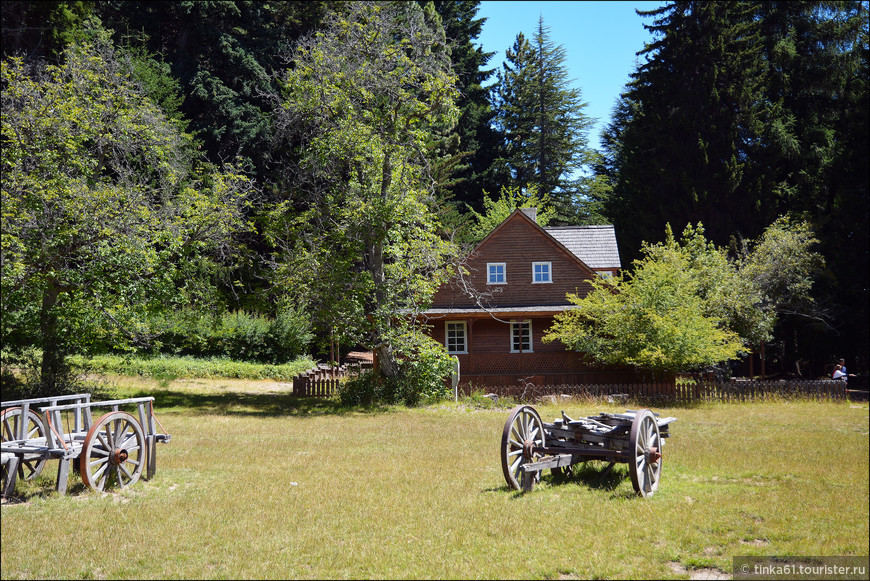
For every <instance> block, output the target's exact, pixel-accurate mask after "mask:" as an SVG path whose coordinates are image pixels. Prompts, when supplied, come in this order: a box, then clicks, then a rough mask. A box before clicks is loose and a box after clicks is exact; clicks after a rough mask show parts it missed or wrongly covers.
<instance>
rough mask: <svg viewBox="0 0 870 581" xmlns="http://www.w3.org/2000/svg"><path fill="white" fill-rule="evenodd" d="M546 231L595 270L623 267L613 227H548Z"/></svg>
mask: <svg viewBox="0 0 870 581" xmlns="http://www.w3.org/2000/svg"><path fill="white" fill-rule="evenodd" d="M544 231H545V232H547V234H549V235H550V236H552V237H553V238H555V239H556V240H557V241H558V242H560V243H561V244H562V246H564V247H565V248H567V249H568V250H569V251H570V252H571V253H572V254H573V255H574V256H576V257H577V258H579V259H580V260H581V261H583V263H584V264H586V265H587V266H588V267H589V268H591V269H593V270H594V269H601V268H621V266H622V264H621V263H620V261H619V247H617V245H616V231H615V230H614V229H613V226H610V225H604V226H548V227H545V228H544Z"/></svg>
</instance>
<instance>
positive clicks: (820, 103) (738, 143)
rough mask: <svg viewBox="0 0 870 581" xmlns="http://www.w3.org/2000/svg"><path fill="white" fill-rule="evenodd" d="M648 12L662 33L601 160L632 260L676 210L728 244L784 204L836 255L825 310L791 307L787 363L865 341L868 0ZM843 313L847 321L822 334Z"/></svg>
mask: <svg viewBox="0 0 870 581" xmlns="http://www.w3.org/2000/svg"><path fill="white" fill-rule="evenodd" d="M639 14H641V15H642V16H647V17H654V19H655V20H654V21H653V22H652V24H651V25H648V26H647V28H648V29H649V30H650V31H651V32H652V33H653V34H654V35H655V41H654V42H652V43H651V44H649V45H648V46H647V47H646V48H645V49H644V50H643V51H642V52H641V53H639V54H641V55H642V56H644V57H645V58H646V62H644V63H643V64H642V65H640V66H639V67H638V69H637V71H636V72H635V73H634V74H633V75H632V76H633V81H632V82H631V83H630V84H629V86H628V87H627V90H626V92H625V93H624V94H623V95H622V96H621V98H620V100H619V102H618V104H617V107H616V109H615V110H614V115H613V118H612V121H611V123H610V125H608V127H607V129H606V130H605V132H604V135H603V137H604V152H605V160H604V161H603V162H602V163H601V164H599V165H598V166H597V168H596V171H597V172H599V173H600V174H601V175H602V176H603V177H606V178H607V179H609V180H610V182H611V184H612V186H613V194H612V196H611V197H610V199H609V200H608V202H607V205H606V212H607V214H608V216H609V217H610V218H611V219H612V220H613V222H614V224H615V225H616V227H617V229H618V230H619V232H620V250H621V255H622V256H623V259H624V260H627V261H630V260H632V259H633V258H635V257H636V256H637V254H638V249H639V248H640V247H641V242H642V241H653V240H656V239H657V238H658V235H657V233H658V232H660V231H661V228H662V227H663V226H664V224H665V223H668V222H670V223H672V224H674V225H675V226H676V227H682V226H683V225H685V224H687V223H695V222H699V221H700V222H703V223H704V224H705V226H706V228H707V232H708V234H709V235H710V237H711V238H712V239H713V240H714V241H715V242H716V243H717V244H722V245H725V244H729V243H730V240H731V239H732V237H734V238H737V239H741V238H743V239H746V238H752V237H757V236H758V235H760V234H761V232H762V231H763V229H764V228H765V227H766V226H767V225H768V224H770V223H772V222H773V221H774V220H775V219H776V218H777V217H778V216H780V215H791V216H793V217H796V218H799V219H802V220H805V221H807V222H808V223H809V224H810V225H811V228H812V230H813V231H814V232H817V233H818V237H819V240H820V245H819V249H820V251H821V252H822V254H823V255H825V257H826V261H827V264H828V265H829V268H830V275H829V276H828V277H827V282H825V281H824V280H823V281H822V282H821V283H820V284H818V285H817V286H816V287H815V289H816V290H815V291H814V292H815V293H816V294H817V295H818V297H819V298H820V300H819V301H817V304H819V305H822V306H826V307H827V313H828V314H827V316H826V317H823V318H822V319H820V321H824V322H821V323H820V324H814V325H809V326H808V325H807V323H806V321H807V319H806V317H804V316H800V317H799V318H795V317H793V316H784V317H783V318H782V319H781V325H780V327H779V328H778V329H777V331H776V333H777V343H778V344H779V345H781V349H780V352H781V353H783V354H784V355H783V357H784V363H786V364H787V366H788V367H789V368H792V367H793V364H794V363H795V362H796V360H795V357H815V356H817V355H816V354H817V353H821V356H822V357H824V356H825V353H826V352H827V356H828V357H830V356H832V355H833V353H832V352H831V351H829V350H830V349H832V347H831V346H830V345H831V344H842V345H844V346H845V349H843V348H842V347H841V348H840V349H841V350H842V351H841V352H844V353H848V352H851V350H852V349H855V350H856V352H858V353H863V352H865V351H866V348H867V326H868V323H867V302H868V301H867V288H868V281H867V277H868V261H867V256H868V252H867V248H868V240H867V228H866V224H867V216H868V193H867V192H868V179H867V177H868V172H867V164H866V160H865V159H864V157H865V154H866V151H867V148H868V146H867V134H868V130H867V110H868V95H867V51H868V49H867V45H868V42H867V29H868V23H867V7H866V3H861V2H836V3H831V2H764V3H758V2H748V1H747V2H729V3H700V2H675V3H672V4H669V5H667V6H665V7H663V8H661V9H659V10H655V11H652V12H641V13H639ZM844 245H848V248H849V249H850V250H848V251H845V250H844ZM847 313H848V314H847ZM831 324H833V326H834V327H835V328H836V329H837V332H836V333H835V334H831V333H826V332H821V331H825V326H826V325H831ZM828 330H830V329H828ZM844 331H845V332H844ZM786 337H787V339H786ZM800 340H803V341H805V344H804V347H803V348H802V349H801V348H799V347H798V345H797V343H798V342H799V341H800ZM820 341H823V342H820ZM788 345H790V347H788ZM834 348H835V349H836V347H834ZM808 352H809V354H807V353H808ZM802 353H803V354H802ZM816 367H817V368H819V367H820V364H818V363H817V365H816Z"/></svg>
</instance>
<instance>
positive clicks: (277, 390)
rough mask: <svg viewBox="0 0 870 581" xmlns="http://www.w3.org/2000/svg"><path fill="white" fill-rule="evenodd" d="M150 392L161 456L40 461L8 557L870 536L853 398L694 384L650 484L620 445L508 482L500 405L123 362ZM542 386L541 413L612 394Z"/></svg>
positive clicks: (553, 570) (511, 569)
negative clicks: (653, 486) (599, 471)
mask: <svg viewBox="0 0 870 581" xmlns="http://www.w3.org/2000/svg"><path fill="white" fill-rule="evenodd" d="M116 383H117V387H116V390H117V392H118V395H120V396H125V397H126V396H133V395H142V394H151V395H155V396H156V398H157V402H156V405H155V410H156V411H157V414H158V418H159V419H160V421H161V422H162V424H163V426H165V428H166V430H167V431H169V432H170V433H171V434H172V442H171V443H170V444H168V445H166V446H161V447H160V448H159V451H158V454H159V456H158V465H159V468H158V472H157V476H156V477H155V478H154V479H153V480H152V481H150V482H139V483H137V484H136V485H135V486H134V487H132V488H130V489H128V490H126V491H124V492H122V493H109V494H105V493H94V492H91V491H87V490H84V489H83V486H82V485H81V484H80V481H79V480H78V477H71V484H70V490H69V494H68V495H67V496H65V497H61V496H58V495H57V494H56V493H54V492H53V491H52V486H53V479H54V475H55V474H54V472H55V466H52V465H51V464H49V466H48V467H46V470H45V471H44V473H43V476H41V477H40V479H39V480H38V481H37V482H35V483H25V484H24V485H19V489H18V490H19V493H20V495H19V498H18V499H17V500H15V501H13V502H10V503H6V504H4V505H3V507H2V578H3V579H33V578H84V579H102V578H110V579H111V578H210V579H211V578H227V579H236V578H241V579H244V578H276V579H284V578H321V579H322V578H461V579H470V578H517V579H558V578H563V579H565V578H567V579H570V578H581V579H588V578H680V577H682V578H688V577H689V576H690V575H691V574H692V573H693V572H697V571H699V570H705V569H715V570H716V571H714V572H721V573H726V574H728V573H731V568H732V561H731V559H732V557H734V556H744V555H746V556H751V555H759V556H761V555H764V556H767V555H823V556H825V555H866V554H867V546H868V512H870V507H868V496H870V491H868V457H870V451H868V422H870V420H868V407H867V404H866V403H861V404H849V403H831V404H823V403H803V402H791V403H788V402H780V403H758V404H730V405H724V404H705V405H700V406H697V407H692V408H668V409H656V410H654V411H657V412H660V413H662V414H663V415H671V416H676V417H677V418H678V420H677V422H675V423H674V424H672V426H671V434H672V437H671V438H670V439H669V440H668V441H667V446H666V448H665V450H664V454H665V464H664V469H663V475H662V484H661V487H660V488H659V490H658V492H657V493H656V494H655V496H653V497H652V498H649V499H640V498H636V497H635V496H634V494H633V489H632V486H631V482H630V480H629V479H628V477H627V470H626V467H625V466H618V467H617V468H616V470H615V471H614V474H613V475H612V476H610V477H605V478H603V479H602V478H596V476H595V474H593V473H587V474H585V475H583V476H582V477H581V478H576V479H574V480H571V481H569V482H567V483H556V482H554V481H552V480H551V479H550V476H549V473H545V476H544V479H543V481H542V482H541V484H539V485H538V486H536V487H535V489H534V491H533V492H531V493H530V494H522V493H519V492H516V491H513V490H510V489H508V488H507V487H506V485H505V482H504V478H503V476H502V473H501V467H500V460H499V441H500V437H501V431H502V427H503V425H504V422H505V420H506V419H507V415H508V411H509V409H508V408H507V407H505V408H501V409H482V408H478V407H476V406H474V405H470V404H468V403H466V404H464V405H463V404H461V402H460V404H459V405H457V404H454V403H445V404H443V405H436V406H430V407H426V408H420V409H410V410H408V409H403V408H382V409H375V410H348V409H344V408H341V407H339V406H338V404H336V403H335V402H331V401H315V400H297V399H295V398H293V397H292V396H289V395H287V394H286V392H287V386H286V385H282V384H278V383H272V382H265V381H245V380H175V381H165V380H164V381H153V380H147V379H142V378H135V379H134V378H120V379H118V380H117V381H116ZM536 408H537V409H538V410H539V412H540V413H541V415H542V417H543V418H544V419H545V420H546V421H552V419H553V418H555V417H557V416H558V415H559V411H560V410H561V409H564V410H565V411H566V413H568V414H569V415H571V416H575V417H576V416H583V415H588V414H593V413H597V412H599V411H623V409H624V408H617V407H614V406H612V405H607V404H601V405H596V404H590V403H588V402H587V403H567V404H565V405H561V406H559V407H556V406H553V405H540V406H536Z"/></svg>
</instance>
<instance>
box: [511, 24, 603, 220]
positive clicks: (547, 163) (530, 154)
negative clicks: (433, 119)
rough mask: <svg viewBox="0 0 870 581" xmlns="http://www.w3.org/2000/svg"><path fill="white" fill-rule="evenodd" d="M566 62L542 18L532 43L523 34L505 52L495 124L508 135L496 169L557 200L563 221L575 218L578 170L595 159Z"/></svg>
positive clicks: (587, 123)
mask: <svg viewBox="0 0 870 581" xmlns="http://www.w3.org/2000/svg"><path fill="white" fill-rule="evenodd" d="M564 62H565V49H564V47H562V46H555V45H553V43H552V41H551V40H550V35H549V28H548V27H547V26H545V25H544V19H543V18H540V19H539V21H538V28H537V30H536V32H535V34H534V36H533V38H532V40H531V41H529V40H527V39H526V37H525V36H524V35H523V34H522V33H520V34H518V35H517V38H516V41H515V42H514V45H513V46H512V47H511V48H510V49H508V51H507V52H506V62H505V63H504V65H503V70H502V71H500V72H499V74H498V85H497V100H496V104H497V111H498V113H497V117H496V126H497V128H498V130H500V131H501V132H502V133H503V137H504V145H503V151H502V156H501V158H500V159H499V160H497V164H498V165H499V166H500V168H497V169H500V170H501V171H502V172H503V175H505V176H506V177H508V179H507V183H506V185H511V186H519V187H526V186H527V185H535V186H537V188H538V191H539V192H540V193H541V194H543V195H549V196H550V197H551V198H553V200H554V203H555V206H556V208H557V209H558V211H559V215H558V217H557V221H558V222H561V223H565V222H571V221H574V220H575V215H576V211H575V203H576V202H577V201H578V200H577V198H578V195H579V194H580V193H581V189H580V183H579V180H578V176H577V172H579V171H580V170H581V169H582V168H583V167H584V166H585V165H586V164H588V163H589V161H590V159H591V157H590V156H591V151H590V150H589V148H588V131H589V127H590V126H591V124H592V119H590V118H589V117H588V116H586V115H585V114H584V112H583V109H584V108H585V107H586V103H584V102H583V101H582V97H581V91H580V89H578V88H575V87H571V86H570V81H569V79H568V73H567V70H566V68H565V64H564Z"/></svg>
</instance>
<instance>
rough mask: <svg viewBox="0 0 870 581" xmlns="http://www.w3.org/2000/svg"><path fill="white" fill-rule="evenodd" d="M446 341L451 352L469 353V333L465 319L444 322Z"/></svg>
mask: <svg viewBox="0 0 870 581" xmlns="http://www.w3.org/2000/svg"><path fill="white" fill-rule="evenodd" d="M444 325H445V327H444V343H445V347H447V352H448V353H450V354H456V353H468V333H467V329H466V326H465V321H446V322H445V323H444Z"/></svg>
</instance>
